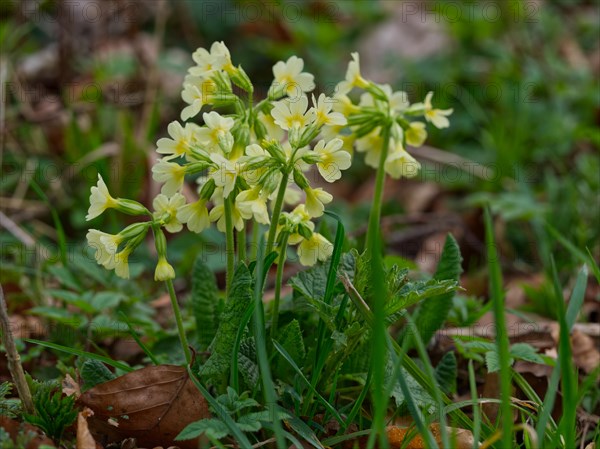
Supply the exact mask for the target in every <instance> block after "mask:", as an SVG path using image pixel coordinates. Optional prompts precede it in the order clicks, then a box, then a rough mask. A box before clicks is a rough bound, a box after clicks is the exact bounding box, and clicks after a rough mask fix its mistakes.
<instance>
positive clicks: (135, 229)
mask: <svg viewBox="0 0 600 449" xmlns="http://www.w3.org/2000/svg"><path fill="white" fill-rule="evenodd" d="M149 227H150V222H148V221H145V222H143V223H134V224H132V225H129V226H127V227H126V228H125V229H123V230H122V231H121V232H119V235H120V236H121V237H122V238H123V240H131V239H133V238H135V237H137V236H138V235H140V234H142V233H143V234H144V235H145V234H146V232H147V231H148V228H149Z"/></svg>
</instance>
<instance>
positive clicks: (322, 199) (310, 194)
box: [304, 187, 333, 218]
mask: <svg viewBox="0 0 600 449" xmlns="http://www.w3.org/2000/svg"><path fill="white" fill-rule="evenodd" d="M304 192H305V193H306V211H307V212H308V214H309V215H310V216H311V217H313V218H314V217H320V216H321V215H323V211H324V210H325V206H324V204H328V203H331V200H333V196H332V195H331V194H330V193H327V192H326V191H324V190H323V189H322V188H320V187H319V188H317V189H312V188H310V187H307V188H306V189H304Z"/></svg>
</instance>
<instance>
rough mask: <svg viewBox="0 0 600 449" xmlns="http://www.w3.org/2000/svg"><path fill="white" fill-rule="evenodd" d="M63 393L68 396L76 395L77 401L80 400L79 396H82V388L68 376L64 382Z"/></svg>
mask: <svg viewBox="0 0 600 449" xmlns="http://www.w3.org/2000/svg"><path fill="white" fill-rule="evenodd" d="M62 392H63V393H64V394H65V395H67V396H73V395H74V396H75V399H78V398H79V396H81V387H80V386H79V384H78V383H77V381H76V380H75V379H73V378H72V377H71V375H70V374H67V375H66V376H65V378H64V379H63V381H62Z"/></svg>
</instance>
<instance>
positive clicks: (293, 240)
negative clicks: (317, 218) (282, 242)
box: [277, 204, 315, 245]
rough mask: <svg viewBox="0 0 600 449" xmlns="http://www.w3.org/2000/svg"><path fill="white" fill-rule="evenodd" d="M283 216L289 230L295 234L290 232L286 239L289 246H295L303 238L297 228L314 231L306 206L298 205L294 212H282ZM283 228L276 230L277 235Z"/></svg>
mask: <svg viewBox="0 0 600 449" xmlns="http://www.w3.org/2000/svg"><path fill="white" fill-rule="evenodd" d="M283 216H284V217H285V218H286V221H287V222H288V223H289V224H290V225H291V228H292V229H293V230H295V231H296V232H291V233H290V235H289V237H288V243H289V244H290V245H297V244H298V243H300V242H301V241H302V240H303V239H304V237H303V236H302V234H300V233H299V232H297V231H298V227H299V226H304V227H305V228H306V229H308V230H309V231H311V232H312V231H314V230H315V224H314V223H313V222H312V221H311V217H310V214H309V213H308V211H307V210H306V206H305V205H304V204H298V205H297V206H296V207H295V208H294V210H292V211H291V212H284V213H283ZM282 228H283V227H282V226H280V227H279V228H278V229H277V230H278V233H279V232H281V229H282Z"/></svg>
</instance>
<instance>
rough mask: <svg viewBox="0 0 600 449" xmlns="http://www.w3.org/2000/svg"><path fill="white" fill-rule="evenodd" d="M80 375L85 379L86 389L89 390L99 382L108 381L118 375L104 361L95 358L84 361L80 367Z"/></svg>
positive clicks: (84, 385)
mask: <svg viewBox="0 0 600 449" xmlns="http://www.w3.org/2000/svg"><path fill="white" fill-rule="evenodd" d="M79 375H80V376H81V379H82V380H83V389H84V390H89V389H90V388H92V387H95V386H96V385H98V384H101V383H104V382H108V381H109V380H113V379H114V378H115V377H116V376H115V375H114V373H112V372H111V371H110V370H109V369H108V368H107V367H106V365H104V363H102V362H100V361H98V360H93V359H85V360H84V361H83V363H82V364H81V367H80V369H79Z"/></svg>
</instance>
